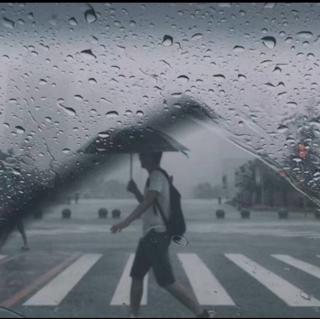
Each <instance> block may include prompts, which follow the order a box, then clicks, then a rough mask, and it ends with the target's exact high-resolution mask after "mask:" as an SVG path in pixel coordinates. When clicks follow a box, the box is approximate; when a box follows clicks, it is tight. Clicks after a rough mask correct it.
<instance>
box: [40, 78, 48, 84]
mask: <svg viewBox="0 0 320 319" xmlns="http://www.w3.org/2000/svg"><path fill="white" fill-rule="evenodd" d="M47 83H48V82H47V80H45V79H40V81H39V84H40V85H46V84H47Z"/></svg>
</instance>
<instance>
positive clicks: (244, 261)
mask: <svg viewBox="0 0 320 319" xmlns="http://www.w3.org/2000/svg"><path fill="white" fill-rule="evenodd" d="M225 256H226V257H227V258H228V259H229V260H231V261H232V262H234V263H235V264H236V265H237V266H239V267H240V268H242V269H243V270H244V271H246V272H247V273H248V274H249V275H250V276H252V277H253V278H255V279H256V280H258V281H259V282H260V283H261V284H262V285H264V286H265V287H266V288H268V289H269V290H270V291H271V292H273V293H274V294H275V295H277V296H278V297H279V298H280V299H281V300H283V301H284V302H285V303H286V304H287V305H289V306H291V307H319V306H320V301H319V300H317V299H315V298H313V297H312V296H309V295H308V294H306V293H305V292H303V291H302V290H301V289H299V288H297V287H296V286H294V285H292V284H290V283H289V282H288V281H286V280H284V279H283V278H281V277H279V276H277V275H276V274H274V273H272V272H271V271H269V270H267V269H265V268H264V267H262V266H260V265H259V264H257V263H256V262H254V261H252V260H250V259H249V258H247V257H246V256H244V255H241V254H226V255H225Z"/></svg>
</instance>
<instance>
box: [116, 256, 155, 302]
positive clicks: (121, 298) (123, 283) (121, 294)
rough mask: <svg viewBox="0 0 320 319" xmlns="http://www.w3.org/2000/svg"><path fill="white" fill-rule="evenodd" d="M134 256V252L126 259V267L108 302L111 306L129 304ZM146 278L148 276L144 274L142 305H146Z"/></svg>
mask: <svg viewBox="0 0 320 319" xmlns="http://www.w3.org/2000/svg"><path fill="white" fill-rule="evenodd" d="M134 258H135V254H131V255H130V257H129V259H128V261H127V264H126V267H125V269H124V271H123V274H122V276H121V279H120V281H119V284H118V287H117V289H116V292H115V293H114V295H113V298H112V300H111V303H110V305H111V306H122V305H124V304H125V305H130V289H131V278H130V271H131V267H132V265H133V261H134ZM148 279H149V277H148V275H146V277H145V279H144V283H143V285H144V287H143V296H142V301H141V305H142V306H145V305H147V299H148Z"/></svg>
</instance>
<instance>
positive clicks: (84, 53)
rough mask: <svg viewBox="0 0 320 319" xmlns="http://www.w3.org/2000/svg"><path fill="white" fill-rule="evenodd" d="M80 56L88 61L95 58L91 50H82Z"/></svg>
mask: <svg viewBox="0 0 320 319" xmlns="http://www.w3.org/2000/svg"><path fill="white" fill-rule="evenodd" d="M80 53H81V54H82V56H84V57H85V58H88V59H91V60H92V59H96V58H97V57H96V56H95V55H94V54H93V52H92V50H91V49H88V50H82V51H81V52H80Z"/></svg>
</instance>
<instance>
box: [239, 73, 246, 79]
mask: <svg viewBox="0 0 320 319" xmlns="http://www.w3.org/2000/svg"><path fill="white" fill-rule="evenodd" d="M238 79H239V80H242V81H243V80H246V79H247V77H246V76H245V75H244V74H238Z"/></svg>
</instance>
